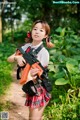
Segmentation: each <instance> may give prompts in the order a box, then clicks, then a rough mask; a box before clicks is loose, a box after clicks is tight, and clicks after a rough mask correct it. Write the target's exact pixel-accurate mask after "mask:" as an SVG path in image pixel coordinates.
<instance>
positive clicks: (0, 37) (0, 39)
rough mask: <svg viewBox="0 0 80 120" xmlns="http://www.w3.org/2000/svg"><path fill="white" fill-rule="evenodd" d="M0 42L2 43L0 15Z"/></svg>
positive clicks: (0, 19)
mask: <svg viewBox="0 0 80 120" xmlns="http://www.w3.org/2000/svg"><path fill="white" fill-rule="evenodd" d="M0 43H2V18H1V15H0Z"/></svg>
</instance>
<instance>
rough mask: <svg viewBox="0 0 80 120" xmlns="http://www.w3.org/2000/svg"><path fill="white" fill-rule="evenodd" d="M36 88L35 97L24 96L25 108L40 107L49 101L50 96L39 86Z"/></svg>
mask: <svg viewBox="0 0 80 120" xmlns="http://www.w3.org/2000/svg"><path fill="white" fill-rule="evenodd" d="M36 88H37V93H38V94H37V95H34V96H29V95H28V94H27V95H26V102H25V106H29V107H30V108H38V107H42V106H44V105H45V104H46V102H48V101H49V100H50V99H51V94H50V93H48V92H47V91H46V90H45V88H43V87H42V86H41V85H40V86H38V87H36Z"/></svg>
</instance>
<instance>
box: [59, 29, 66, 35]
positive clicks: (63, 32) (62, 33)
mask: <svg viewBox="0 0 80 120" xmlns="http://www.w3.org/2000/svg"><path fill="white" fill-rule="evenodd" d="M64 35H65V28H63V29H62V31H61V33H60V36H62V37H63V36H64Z"/></svg>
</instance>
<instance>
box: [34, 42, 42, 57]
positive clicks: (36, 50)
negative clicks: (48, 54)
mask: <svg viewBox="0 0 80 120" xmlns="http://www.w3.org/2000/svg"><path fill="white" fill-rule="evenodd" d="M43 47H44V46H43V44H41V45H40V46H39V47H38V48H37V49H35V51H34V53H35V54H36V55H37V54H38V53H39V51H40V50H41V49H42V48H43Z"/></svg>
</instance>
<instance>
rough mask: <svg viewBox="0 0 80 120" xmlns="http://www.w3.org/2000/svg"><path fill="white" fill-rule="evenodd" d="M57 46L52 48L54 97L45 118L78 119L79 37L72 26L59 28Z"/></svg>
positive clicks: (51, 72) (79, 100)
mask: <svg viewBox="0 0 80 120" xmlns="http://www.w3.org/2000/svg"><path fill="white" fill-rule="evenodd" d="M56 33H57V34H53V35H52V37H53V42H54V44H55V47H54V48H53V49H51V50H50V56H51V57H50V63H49V70H50V73H49V75H50V78H51V80H52V82H53V90H52V100H51V102H50V105H49V106H48V107H47V109H46V110H45V114H44V118H45V119H44V120H49V119H51V120H53V119H54V120H79V118H80V38H79V36H78V35H76V34H75V32H74V31H73V30H72V29H70V28H61V27H59V28H57V29H56Z"/></svg>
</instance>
